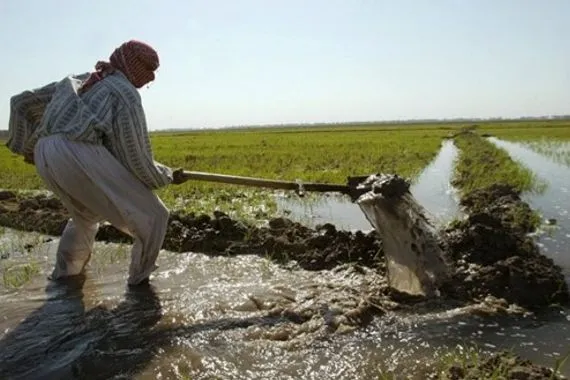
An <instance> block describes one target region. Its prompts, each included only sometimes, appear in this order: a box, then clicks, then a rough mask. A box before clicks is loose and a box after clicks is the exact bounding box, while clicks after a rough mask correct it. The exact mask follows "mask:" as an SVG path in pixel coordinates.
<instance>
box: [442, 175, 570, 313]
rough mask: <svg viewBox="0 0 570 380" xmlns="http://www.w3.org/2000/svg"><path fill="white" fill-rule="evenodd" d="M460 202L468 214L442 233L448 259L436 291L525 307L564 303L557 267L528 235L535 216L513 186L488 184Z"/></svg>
mask: <svg viewBox="0 0 570 380" xmlns="http://www.w3.org/2000/svg"><path fill="white" fill-rule="evenodd" d="M461 205H462V206H463V207H464V208H465V209H466V211H467V215H468V216H467V217H466V218H465V219H464V220H461V221H457V222H455V223H453V224H452V225H451V226H449V227H448V228H447V229H446V230H445V231H443V234H444V236H445V239H444V240H445V241H446V245H447V249H446V255H447V256H448V260H449V261H450V262H452V263H454V268H453V273H452V276H451V279H450V281H448V282H447V283H446V284H445V285H444V287H443V289H442V290H443V292H444V294H445V295H446V296H448V297H452V298H456V299H461V300H472V301H475V302H477V301H479V300H481V299H484V298H485V297H486V296H488V295H492V296H494V297H497V298H503V299H505V300H506V301H507V302H509V303H514V304H518V305H520V306H523V307H525V308H527V309H529V310H537V309H541V308H544V307H547V306H549V305H552V304H565V303H567V302H568V301H569V298H570V297H569V293H568V287H567V284H566V282H565V279H564V275H563V272H562V268H560V267H559V266H558V265H556V264H555V263H554V261H553V260H551V259H549V258H548V257H546V256H544V255H542V254H541V253H540V251H539V248H538V247H537V245H536V244H535V242H534V241H533V239H532V237H530V236H528V233H529V232H532V231H533V229H534V225H535V221H536V215H535V214H534V212H533V211H532V209H531V208H530V207H529V206H528V204H526V203H525V202H523V201H522V200H521V199H520V196H519V194H518V192H517V190H515V188H513V187H510V186H506V185H492V186H490V187H488V188H486V189H482V190H477V191H473V192H472V193H470V194H469V195H467V196H465V197H464V198H463V199H462V200H461Z"/></svg>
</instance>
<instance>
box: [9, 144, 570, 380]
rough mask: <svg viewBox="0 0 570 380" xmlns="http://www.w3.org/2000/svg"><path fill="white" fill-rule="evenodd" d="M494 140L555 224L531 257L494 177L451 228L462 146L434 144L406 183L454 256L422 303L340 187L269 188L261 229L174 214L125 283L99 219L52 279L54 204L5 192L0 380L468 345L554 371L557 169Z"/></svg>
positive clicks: (566, 340)
mask: <svg viewBox="0 0 570 380" xmlns="http://www.w3.org/2000/svg"><path fill="white" fill-rule="evenodd" d="M491 140H492V141H493V142H494V143H496V144H497V145H498V146H502V147H505V149H507V150H508V152H509V153H510V154H511V155H512V156H513V158H515V159H520V160H521V161H523V162H524V163H525V164H526V165H528V166H529V167H531V169H533V170H535V171H538V170H539V169H540V171H539V174H540V176H541V177H542V178H543V179H544V180H546V181H547V182H548V183H549V186H548V188H547V190H546V192H545V193H543V194H539V195H533V194H525V195H524V196H523V198H524V200H525V201H527V202H528V203H529V204H530V206H531V207H533V208H537V209H538V210H539V211H541V213H542V214H543V217H544V218H545V219H556V223H554V227H555V229H553V230H552V231H551V234H550V235H548V236H541V237H540V239H539V241H538V242H539V243H540V244H541V245H540V248H541V251H540V253H543V254H544V256H543V255H541V254H540V253H539V251H538V250H537V249H536V248H535V246H534V245H532V243H531V240H526V239H527V238H526V237H525V236H524V231H518V230H517V228H515V227H516V226H514V227H513V226H511V225H510V224H509V223H510V222H509V221H505V220H504V218H503V216H504V215H503V213H504V214H508V213H509V212H510V211H512V210H519V211H517V212H522V213H523V214H524V212H526V211H525V210H527V209H525V208H524V207H523V206H524V205H523V204H521V202H520V200H519V199H518V198H517V194H516V193H515V192H513V191H512V189H509V188H508V187H501V186H498V187H496V188H492V189H488V190H485V191H482V192H481V193H474V194H471V195H470V197H471V198H469V197H466V198H464V199H463V201H464V203H466V204H471V205H472V206H470V207H471V208H470V209H469V210H467V211H469V212H468V213H467V217H466V218H465V219H464V220H463V221H462V222H460V223H456V224H453V225H451V226H448V223H449V222H450V221H452V220H453V219H455V218H456V217H458V216H461V217H463V216H465V215H464V212H463V211H462V212H460V207H459V202H460V201H459V199H458V195H457V193H456V191H455V190H454V189H453V188H452V187H451V185H450V182H451V179H452V176H453V169H454V162H455V159H456V157H457V149H456V147H455V145H454V143H453V140H445V141H444V142H443V144H442V147H441V150H440V151H439V154H438V155H437V156H436V157H435V159H434V160H433V161H432V162H431V163H430V164H429V165H428V166H427V167H426V168H425V169H424V171H423V172H422V173H421V174H420V175H419V176H418V178H416V180H415V181H414V182H413V184H412V186H411V189H410V191H411V193H412V195H413V197H414V199H416V200H418V202H419V204H421V205H422V206H424V207H425V209H426V211H427V212H428V214H429V216H430V217H431V218H432V221H433V223H434V225H435V226H437V227H438V228H440V229H441V230H442V231H443V232H442V238H445V239H446V240H445V241H446V244H447V255H448V256H447V259H448V260H449V261H450V265H451V267H452V269H453V275H452V277H451V278H450V279H446V282H445V283H444V285H443V286H442V287H441V292H442V296H441V297H436V298H435V299H427V300H426V299H415V298H413V297H409V296H406V295H402V294H398V293H394V292H393V291H391V290H390V289H389V287H388V285H387V278H386V264H385V263H384V262H383V259H384V255H383V251H382V249H383V241H384V240H386V239H387V238H384V240H382V239H380V238H379V237H378V236H377V235H376V234H375V232H374V229H373V227H372V225H371V224H370V223H369V222H368V221H367V220H366V218H365V216H364V214H363V212H362V211H361V210H360V208H359V206H358V205H357V204H355V203H352V202H350V201H349V200H348V199H341V198H338V197H334V196H328V197H321V198H314V199H312V200H311V202H309V203H307V204H304V203H302V202H301V200H300V199H297V198H295V197H294V196H293V197H288V198H286V197H281V198H279V200H278V203H279V207H280V209H281V211H282V212H283V213H285V214H286V215H287V216H288V217H290V218H291V220H288V219H284V218H276V219H272V220H270V221H269V223H268V226H265V227H252V226H246V225H245V224H242V223H241V222H239V221H236V220H232V219H230V218H228V217H227V216H226V215H223V213H218V214H215V215H214V216H204V215H194V216H192V217H189V216H183V215H176V216H175V217H173V218H172V220H171V223H170V225H169V232H168V233H167V241H166V243H165V247H164V250H163V251H162V252H161V254H160V255H159V259H158V263H157V264H158V265H159V269H158V270H157V271H156V272H155V274H154V276H153V278H152V280H151V284H150V285H146V286H139V287H133V288H128V287H127V286H126V279H127V270H126V268H127V267H128V262H129V254H130V245H129V241H128V239H126V240H125V238H124V237H123V236H120V235H119V234H117V233H116V232H113V231H112V230H111V229H109V228H107V227H105V228H103V229H102V232H101V233H100V234H99V235H98V242H97V243H96V249H95V252H94V254H93V258H92V260H91V262H90V265H89V267H88V269H87V271H86V273H85V275H84V276H80V277H78V278H75V279H73V280H70V281H67V282H62V283H55V282H51V281H49V280H48V279H47V276H48V275H49V274H50V272H51V269H52V266H53V262H54V260H55V251H56V248H57V243H58V238H57V236H58V233H59V231H60V230H61V228H62V226H63V225H64V224H65V221H66V218H67V215H66V214H65V210H63V209H62V208H61V206H60V205H59V204H58V203H57V202H56V201H55V200H53V199H50V198H49V197H47V198H46V197H39V198H33V197H31V196H27V197H24V198H22V199H18V198H14V197H12V195H9V194H6V195H5V199H4V200H0V211H1V213H0V219H1V220H2V221H3V223H4V225H6V224H10V223H12V222H13V227H17V228H18V229H19V230H17V229H13V228H8V227H4V228H2V230H1V231H0V232H1V234H0V276H1V277H0V301H1V302H2V305H3V306H2V314H1V316H0V378H1V379H5V378H6V379H124V378H132V379H267V378H275V379H404V378H413V379H427V378H428V377H427V373H428V372H433V368H434V366H436V365H439V364H441V362H445V360H448V359H446V357H448V356H449V355H450V354H451V355H455V359H457V357H460V356H461V352H463V353H464V354H465V355H467V356H468V354H467V352H468V351H469V349H470V347H477V349H478V350H480V355H482V354H484V353H486V354H489V355H490V354H492V353H496V352H498V351H499V350H503V349H505V350H512V351H513V352H514V353H516V354H519V355H521V357H523V358H524V359H528V360H531V361H533V362H534V363H535V364H538V365H544V366H545V367H549V368H552V367H555V366H556V363H557V360H561V359H562V358H564V357H566V355H567V354H569V353H570V310H569V309H568V308H565V307H558V306H552V305H551V304H554V305H556V304H567V303H568V302H567V301H568V293H567V289H565V287H564V276H566V280H567V282H569V283H570V281H568V279H570V276H569V274H570V260H569V255H568V248H567V247H568V243H569V242H570V232H569V231H570V218H569V216H568V213H567V211H566V204H568V202H567V200H568V194H567V186H570V182H569V179H568V178H570V177H569V176H568V174H569V173H568V170H569V169H568V167H566V166H564V165H561V164H560V163H557V162H555V161H552V160H550V159H548V158H545V157H544V156H541V155H540V154H538V153H536V152H534V151H532V150H530V149H528V148H525V147H524V146H520V145H518V144H513V143H508V142H505V141H502V140H497V139H491ZM541 160H542V161H541ZM533 165H534V166H533ZM10 197H12V198H10ZM476 204H485V206H488V208H487V209H485V210H481V209H480V208H478V207H480V206H476ZM474 205H475V206H474ZM468 208H469V207H468ZM520 210H522V211H520ZM523 216H524V215H523ZM293 221H300V222H302V224H303V225H298V224H294V223H293ZM327 223H332V224H327ZM323 224H324V225H323ZM333 224H334V226H333ZM410 228H411V227H410ZM24 229H27V230H28V232H23V231H22V230H24ZM40 229H44V230H43V233H38V232H33V231H37V230H40ZM123 240H124V241H123ZM550 259H552V260H553V261H550ZM555 264H557V265H559V266H560V271H559V269H558V267H556V266H555ZM458 349H459V351H458ZM466 360H467V361H468V359H466ZM474 360H475V359H474ZM30 363H34V364H33V365H30ZM525 365H526V364H525ZM525 365H521V368H522V369H521V371H522V372H520V373H523V372H524V368H525ZM524 373H526V372H524ZM561 373H562V374H564V375H566V376H570V366H565V367H563V368H562V370H561ZM520 376H523V375H520ZM430 378H431V377H430ZM520 378H525V377H520ZM526 378H528V379H542V378H549V377H548V376H544V377H540V376H538V377H526Z"/></svg>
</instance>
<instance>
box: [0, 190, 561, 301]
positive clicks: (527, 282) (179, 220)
mask: <svg viewBox="0 0 570 380" xmlns="http://www.w3.org/2000/svg"><path fill="white" fill-rule="evenodd" d="M460 205H461V207H463V208H464V210H465V214H466V217H465V218H464V219H462V220H458V221H455V222H453V223H452V224H450V225H449V226H448V227H446V228H445V229H443V230H442V231H440V233H441V236H442V241H443V242H444V249H445V255H446V260H447V262H448V265H449V267H450V270H451V272H452V273H451V276H450V278H449V279H448V280H446V282H445V283H444V284H443V285H442V287H441V289H440V291H441V293H442V296H443V297H444V298H446V299H452V300H456V301H459V302H463V303H465V304H472V303H478V302H481V301H483V300H484V299H485V298H487V297H489V296H491V297H495V298H497V299H504V300H505V301H506V302H507V303H509V304H516V305H519V306H522V307H524V308H526V309H528V310H540V309H543V308H545V307H548V306H550V305H553V304H568V303H569V301H570V296H569V290H568V286H567V284H566V282H565V279H564V275H563V272H562V269H561V268H560V267H559V266H558V265H556V264H555V263H554V261H553V260H551V259H550V258H548V257H546V256H544V255H543V254H541V253H540V251H539V248H538V246H537V245H536V244H535V242H534V241H533V238H532V237H530V236H528V233H529V232H532V231H533V229H534V226H535V224H534V222H535V220H536V219H535V218H536V215H535V214H534V213H533V211H532V209H531V208H530V207H529V206H528V204H526V203H525V202H523V201H522V200H521V198H520V194H519V193H518V192H517V190H515V189H514V188H512V187H509V186H506V185H493V186H490V187H489V188H487V189H482V190H477V191H474V192H472V193H470V194H467V195H465V196H464V197H463V198H462V199H461V201H460ZM68 218H69V215H68V213H67V211H66V210H65V208H64V207H63V205H62V204H61V202H60V201H59V200H58V199H57V198H54V197H51V196H48V195H36V196H27V197H24V196H21V195H18V194H15V193H12V192H8V191H4V192H0V225H3V226H6V227H10V228H15V229H20V230H25V231H36V232H41V233H44V234H48V235H55V236H57V235H60V234H61V233H62V231H63V229H64V227H65V224H66V222H67V220H68ZM97 240H99V241H106V242H127V243H129V242H132V238H131V237H130V236H128V235H126V234H124V233H122V232H121V231H119V230H117V229H115V228H114V227H113V226H111V225H108V224H104V225H102V226H101V227H100V229H99V231H98V233H97ZM163 248H165V249H167V250H169V251H174V252H189V251H191V252H200V253H204V254H208V255H226V256H235V255H242V254H257V255H261V256H264V257H267V258H271V259H273V260H275V261H277V262H281V263H289V262H291V260H294V261H295V262H296V263H297V265H299V266H300V267H301V268H303V269H306V270H323V269H332V268H335V267H338V266H339V265H344V264H356V265H357V266H361V267H368V268H372V269H374V271H375V273H376V274H378V275H380V276H384V275H385V272H386V269H385V268H386V264H385V260H384V255H383V252H382V240H381V239H380V237H379V236H378V234H377V232H376V231H372V232H369V233H363V232H360V231H356V232H349V231H343V230H337V229H336V228H335V226H334V225H332V224H324V225H321V226H317V227H316V228H314V229H313V228H308V227H306V226H303V225H301V224H299V223H295V222H293V221H291V220H289V219H286V218H275V219H272V220H270V221H269V222H268V225H267V226H264V227H258V226H253V225H248V224H245V223H243V222H241V221H237V220H233V219H231V218H230V217H229V216H227V215H226V214H224V213H222V212H214V214H213V215H212V216H210V215H194V214H188V215H185V214H181V213H177V212H173V213H172V214H171V216H170V223H169V226H168V232H167V236H166V239H165V242H164V245H163ZM383 288H384V294H382V295H385V292H388V290H386V289H385V287H383ZM390 295H391V296H392V297H393V298H397V299H398V301H399V302H404V303H416V302H418V301H419V300H421V298H420V299H419V300H418V299H417V298H415V297H406V296H405V295H401V294H397V293H396V292H391V294H390ZM397 296H399V297H397ZM412 301H413V302H412Z"/></svg>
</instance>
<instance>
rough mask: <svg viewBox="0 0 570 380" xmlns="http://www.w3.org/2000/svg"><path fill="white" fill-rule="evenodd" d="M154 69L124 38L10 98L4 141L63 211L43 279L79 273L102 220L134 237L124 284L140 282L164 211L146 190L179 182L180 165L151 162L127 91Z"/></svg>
mask: <svg viewBox="0 0 570 380" xmlns="http://www.w3.org/2000/svg"><path fill="white" fill-rule="evenodd" d="M158 66H159V58H158V55H157V53H156V51H155V50H154V49H153V48H151V47H150V46H148V45H147V44H145V43H143V42H139V41H134V40H131V41H128V42H125V43H123V44H122V45H120V46H119V47H118V48H116V49H115V51H114V52H113V53H112V54H111V56H110V59H109V62H102V61H100V62H97V64H96V65H95V69H96V71H95V72H93V73H86V74H82V75H79V76H68V77H65V78H63V79H62V80H61V81H59V82H53V83H50V84H48V85H46V86H44V87H41V88H38V89H34V90H31V91H24V92H22V93H21V94H18V95H16V96H13V97H12V98H11V103H10V105H11V109H10V122H9V139H8V142H7V144H6V145H7V146H8V148H9V149H10V150H11V151H12V152H14V153H17V154H20V155H22V156H24V158H25V160H26V162H28V163H31V164H34V165H35V166H36V170H37V173H38V174H39V176H40V177H41V178H42V180H43V181H44V183H45V185H46V186H47V187H48V188H49V189H50V190H52V191H53V192H54V193H55V194H56V195H57V196H58V197H59V198H60V200H61V201H62V203H63V205H64V206H65V207H66V209H67V210H68V211H69V214H70V216H71V218H70V219H69V220H68V222H67V225H66V227H65V229H64V231H63V234H62V237H61V240H60V243H59V246H58V249H57V254H56V263H55V267H54V270H53V272H52V274H51V276H50V277H51V279H52V280H57V279H60V278H63V277H67V276H73V275H78V274H80V273H82V272H83V269H84V268H85V265H86V264H87V263H88V261H89V259H90V257H91V254H92V251H93V246H94V242H95V235H96V233H97V231H98V228H99V223H101V222H102V221H105V220H106V221H109V222H110V223H111V224H112V225H113V226H115V227H116V228H117V229H119V230H121V231H123V232H125V233H127V234H129V235H130V236H132V237H133V238H134V245H133V247H132V251H131V262H130V267H129V276H128V284H129V285H137V284H141V283H143V282H147V281H148V278H149V276H150V274H151V273H152V272H153V271H154V270H156V268H157V266H156V264H155V261H156V259H157V256H158V253H159V250H160V248H161V246H162V244H163V241H164V238H165V234H166V228H167V223H168V217H169V211H168V209H167V208H166V207H165V206H164V204H163V203H162V201H161V200H160V199H159V198H158V197H157V196H156V195H155V194H154V193H153V190H155V189H158V188H161V187H164V186H166V185H169V184H171V183H174V184H179V183H182V182H184V180H183V179H182V178H181V175H180V174H181V170H180V169H179V170H174V171H173V170H172V169H171V168H169V167H166V166H164V165H162V164H160V163H158V162H156V161H154V158H153V153H152V150H151V146H150V141H149V136H148V132H147V125H146V119H145V112H144V110H143V107H142V104H141V97H140V94H139V93H138V91H137V89H140V88H141V87H143V86H144V85H146V84H147V83H149V82H151V81H152V80H154V78H155V75H154V71H155V70H156V69H157V68H158Z"/></svg>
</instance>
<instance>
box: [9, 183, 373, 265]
mask: <svg viewBox="0 0 570 380" xmlns="http://www.w3.org/2000/svg"><path fill="white" fill-rule="evenodd" d="M68 218H69V214H68V212H67V210H66V209H65V208H64V207H63V205H62V204H61V202H60V201H59V200H58V199H57V198H54V197H51V196H47V195H36V196H32V197H21V196H18V195H16V194H15V193H12V192H9V191H3V192H0V225H3V226H5V227H10V228H14V229H18V230H23V231H35V232H40V233H43V234H47V235H53V236H58V235H61V233H62V232H63V229H64V228H65V225H66V223H67V220H68ZM96 240H98V241H105V242H115V243H123V242H124V243H131V242H132V241H133V240H132V238H131V237H130V236H129V235H127V234H125V233H123V232H121V231H119V230H118V229H116V228H115V227H113V226H111V225H109V224H103V225H101V226H100V228H99V231H98V233H97V236H96ZM163 248H164V249H167V250H169V251H173V252H189V251H192V252H200V253H204V254H209V255H229V256H233V255H240V254H257V255H262V256H265V257H269V258H271V259H273V260H276V261H279V262H288V261H290V260H295V261H297V263H298V265H299V266H300V267H301V268H303V269H307V270H322V269H331V268H334V267H336V266H338V265H339V264H344V263H351V264H358V265H362V266H366V267H371V268H375V269H377V270H379V271H381V272H382V271H383V268H384V262H383V256H382V249H381V241H380V239H378V236H377V234H376V232H374V231H372V232H369V233H363V232H360V231H356V232H349V231H341V230H337V229H336V228H335V226H334V225H332V224H323V225H320V226H317V227H316V228H314V229H312V228H308V227H305V226H303V225H301V224H299V223H295V222H292V221H291V220H289V219H286V218H275V219H272V220H270V221H269V222H268V225H267V226H265V227H257V226H252V225H248V224H245V223H243V222H241V221H237V220H233V219H231V218H230V217H229V216H227V215H226V214H224V213H222V212H214V214H213V215H212V216H210V215H206V214H201V215H195V214H188V215H185V214H181V213H177V212H173V213H172V214H171V215H170V221H169V224H168V230H167V233H166V238H165V241H164V244H163Z"/></svg>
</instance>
